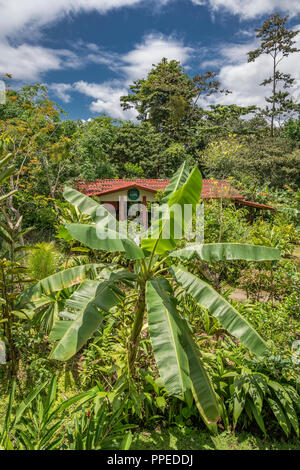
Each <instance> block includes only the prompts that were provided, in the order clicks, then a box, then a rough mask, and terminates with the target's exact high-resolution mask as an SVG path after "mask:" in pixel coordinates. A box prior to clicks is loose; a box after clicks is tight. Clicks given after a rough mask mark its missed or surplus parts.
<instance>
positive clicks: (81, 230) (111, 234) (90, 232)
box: [66, 224, 144, 259]
mask: <svg viewBox="0 0 300 470" xmlns="http://www.w3.org/2000/svg"><path fill="white" fill-rule="evenodd" d="M66 229H67V230H68V232H69V233H70V235H71V236H72V237H73V238H75V240H78V241H79V242H81V243H83V244H85V245H87V246H88V247H89V248H92V249H94V250H105V251H109V252H114V251H121V252H125V254H126V257H127V258H129V259H141V258H144V252H143V250H142V249H141V248H140V247H139V246H137V244H136V243H135V242H134V241H133V240H131V239H130V238H120V237H121V236H123V235H120V234H119V233H118V232H116V231H113V230H110V229H105V231H101V230H100V229H99V227H98V228H97V227H96V225H86V224H68V225H66Z"/></svg>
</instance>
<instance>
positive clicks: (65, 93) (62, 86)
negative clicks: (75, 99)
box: [48, 83, 73, 103]
mask: <svg viewBox="0 0 300 470" xmlns="http://www.w3.org/2000/svg"><path fill="white" fill-rule="evenodd" d="M48 88H49V90H51V91H52V92H53V93H54V94H55V95H56V96H57V97H58V98H59V99H60V100H61V101H63V102H64V103H70V101H71V95H70V93H71V92H72V90H73V85H71V84H70V83H51V85H49V86H48Z"/></svg>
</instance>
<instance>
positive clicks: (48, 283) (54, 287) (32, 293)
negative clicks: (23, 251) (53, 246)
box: [16, 264, 103, 309]
mask: <svg viewBox="0 0 300 470" xmlns="http://www.w3.org/2000/svg"><path fill="white" fill-rule="evenodd" d="M102 266H103V264H85V265H80V266H74V267H73V268H69V269H65V270H64V271H59V272H58V273H56V274H52V275H51V276H48V277H46V278H45V279H42V280H41V281H39V282H38V283H37V284H35V285H33V286H31V287H29V288H28V289H26V290H25V291H24V292H23V293H22V294H21V295H20V296H19V297H18V301H17V305H16V308H17V309H20V308H22V306H25V305H26V304H28V303H29V302H34V301H35V300H38V299H40V298H41V297H43V296H44V295H49V294H51V293H53V292H58V291H60V290H63V289H65V288H67V287H71V286H73V285H75V284H79V283H80V282H81V281H82V280H83V279H85V278H86V277H87V276H88V275H90V273H93V274H94V275H96V269H97V268H99V267H102Z"/></svg>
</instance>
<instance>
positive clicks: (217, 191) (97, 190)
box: [77, 179, 243, 199]
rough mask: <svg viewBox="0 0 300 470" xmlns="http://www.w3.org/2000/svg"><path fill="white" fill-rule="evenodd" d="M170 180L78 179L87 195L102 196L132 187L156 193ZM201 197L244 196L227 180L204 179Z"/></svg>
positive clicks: (79, 184) (234, 197)
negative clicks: (89, 180) (88, 180)
mask: <svg viewBox="0 0 300 470" xmlns="http://www.w3.org/2000/svg"><path fill="white" fill-rule="evenodd" d="M169 183H170V180H159V179H135V180H95V181H93V182H92V183H86V182H84V181H78V183H77V189H78V191H81V192H82V193H84V194H86V195H87V196H100V195H102V194H109V193H113V192H116V191H124V190H128V189H131V188H139V189H144V190H146V191H150V192H153V193H156V192H157V191H158V190H162V191H164V190H165V189H166V187H167V186H168V184H169ZM201 197H202V198H203V199H215V198H220V197H226V198H230V199H243V196H242V195H241V194H240V193H239V192H238V191H237V190H236V189H235V188H233V187H232V186H231V185H230V184H229V183H228V181H226V180H213V179H211V180H203V188H202V193H201Z"/></svg>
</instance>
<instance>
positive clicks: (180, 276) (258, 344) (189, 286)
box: [170, 266, 268, 356]
mask: <svg viewBox="0 0 300 470" xmlns="http://www.w3.org/2000/svg"><path fill="white" fill-rule="evenodd" d="M170 273H171V275H172V276H173V277H174V279H175V280H176V281H177V282H178V284H180V285H181V286H182V287H183V288H184V290H185V291H186V292H187V293H188V294H190V295H191V296H192V297H193V298H194V299H195V300H196V301H197V302H198V303H199V305H202V306H203V307H206V308H207V309H208V311H209V312H210V314H211V315H213V316H214V317H215V318H217V319H218V320H219V321H220V323H221V324H222V326H223V327H224V328H226V329H227V330H228V331H229V333H231V334H232V335H233V336H235V337H236V338H238V339H239V340H240V341H241V342H242V343H243V344H244V345H245V346H247V347H248V348H249V349H250V350H251V351H252V352H253V353H255V354H257V355H258V356H261V355H263V354H266V353H267V352H268V348H267V345H266V343H265V342H264V341H263V339H262V338H261V337H260V335H259V334H258V333H257V332H256V331H255V330H254V328H253V327H252V326H251V325H250V324H249V323H248V322H247V320H245V319H244V318H243V317H242V316H241V315H240V313H239V312H238V311H237V310H235V309H234V308H233V307H232V306H231V305H230V304H229V302H227V301H226V300H225V299H223V297H221V296H220V295H219V294H218V293H217V292H216V291H215V290H214V289H213V288H212V287H211V286H210V285H209V284H207V283H206V282H204V281H202V280H201V279H199V278H198V277H197V276H194V275H193V274H191V273H189V272H188V271H186V270H185V269H183V268H180V267H176V266H173V267H171V269H170Z"/></svg>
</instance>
